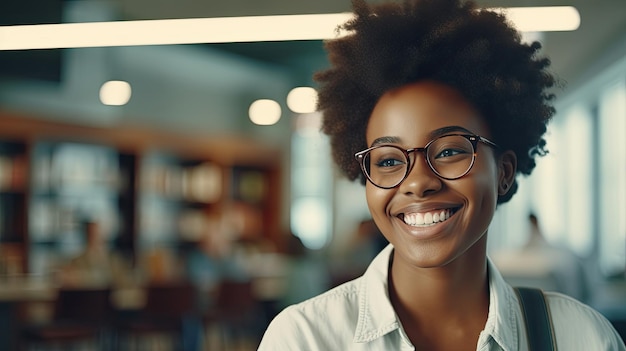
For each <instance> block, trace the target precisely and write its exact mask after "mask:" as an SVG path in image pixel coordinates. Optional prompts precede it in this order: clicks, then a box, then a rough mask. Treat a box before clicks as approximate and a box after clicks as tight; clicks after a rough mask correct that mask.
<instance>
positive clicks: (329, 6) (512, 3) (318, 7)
mask: <svg viewBox="0 0 626 351" xmlns="http://www.w3.org/2000/svg"><path fill="white" fill-rule="evenodd" d="M379 1H382V0H379ZM114 2H115V3H116V6H117V7H118V9H119V10H120V13H122V14H123V15H124V16H125V18H128V19H157V18H189V17H223V16H250V15H276V14H305V13H333V12H342V11H349V10H350V6H351V5H350V1H349V0H316V1H310V0H228V1H197V0H177V1H176V2H173V1H169V0H114ZM478 3H479V5H480V6H485V7H516V6H547V5H569V6H575V7H576V8H577V9H578V10H579V12H580V14H581V26H580V28H579V29H578V30H577V31H575V32H555V33H549V34H547V35H546V36H545V39H544V47H545V53H546V54H547V55H548V56H549V57H551V59H552V61H553V69H554V71H555V72H556V73H557V74H558V75H559V76H560V77H561V78H563V79H564V80H565V81H567V82H570V83H574V82H576V80H577V79H578V77H579V74H581V73H582V72H584V71H585V70H586V69H585V68H586V66H588V65H589V64H590V63H591V62H594V61H595V60H596V59H597V58H598V56H599V55H602V54H603V53H604V52H605V51H606V50H607V49H608V48H609V47H610V46H611V45H612V44H613V43H615V41H617V40H622V39H623V38H624V37H625V36H626V0H594V1H590V0H552V1H550V2H547V1H545V0H478ZM268 45H269V44H268ZM240 47H241V45H239V46H238V49H239V50H241V51H245V48H240ZM257 47H258V48H259V49H262V46H259V45H257ZM300 49H302V48H300ZM256 50H257V49H256V48H253V49H249V50H248V52H249V53H250V55H257V53H255V51H256ZM284 50H287V49H284ZM297 50H298V47H295V48H294V55H296V54H297ZM281 55H285V51H282V52H281Z"/></svg>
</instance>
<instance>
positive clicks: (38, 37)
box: [0, 6, 580, 50]
mask: <svg viewBox="0 0 626 351" xmlns="http://www.w3.org/2000/svg"><path fill="white" fill-rule="evenodd" d="M492 10H494V11H504V12H505V13H506V15H507V16H508V17H509V18H510V19H511V20H512V21H513V22H514V24H515V26H516V27H517V28H518V29H519V30H521V31H554V30H557V31H562V30H574V29H576V28H578V25H579V24H580V15H579V14H578V11H577V10H576V8H574V7H571V6H556V7H534V8H520V7H518V8H507V9H504V10H503V9H501V8H494V9H492ZM351 18H352V14H351V13H335V14H313V15H281V16H247V17H219V18H188V19H165V20H143V21H113V22H88V23H61V24H37V25H14V26H0V50H29V49H56V48H80V47H105V46H135V45H166V44H199V43H226V42H256V41H283V40H323V39H330V38H336V37H337V36H340V35H342V34H344V33H339V32H337V28H338V25H339V24H341V23H345V22H346V21H348V20H349V19H351Z"/></svg>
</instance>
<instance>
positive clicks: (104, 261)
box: [58, 218, 133, 287]
mask: <svg viewBox="0 0 626 351" xmlns="http://www.w3.org/2000/svg"><path fill="white" fill-rule="evenodd" d="M79 229H80V231H81V233H82V234H83V238H84V249H83V251H82V252H81V253H80V254H78V255H77V256H75V257H73V258H71V259H69V260H68V261H67V262H65V263H64V264H62V265H61V267H60V269H59V271H58V274H59V281H60V284H61V285H63V286H67V287H108V286H112V285H116V286H121V285H125V284H126V285H127V284H130V282H131V281H132V279H133V278H132V277H131V276H130V275H131V273H130V272H131V270H130V266H129V263H128V262H127V260H125V259H124V258H123V257H122V256H121V255H120V254H118V253H117V252H115V251H114V250H111V248H110V247H109V246H108V245H107V242H106V240H105V238H104V235H103V233H102V227H101V224H100V223H99V222H98V221H96V220H93V219H89V218H86V219H83V220H82V221H81V222H80V223H79Z"/></svg>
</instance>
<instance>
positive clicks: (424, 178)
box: [399, 152, 443, 197]
mask: <svg viewBox="0 0 626 351" xmlns="http://www.w3.org/2000/svg"><path fill="white" fill-rule="evenodd" d="M442 187H443V182H442V180H441V178H439V177H438V176H437V175H436V174H435V172H433V170H432V169H431V168H430V166H429V165H428V163H427V161H426V157H425V155H424V153H423V152H415V153H414V156H413V162H412V163H411V169H410V170H409V174H407V176H406V178H405V179H404V181H403V182H402V183H400V185H399V191H400V192H402V193H404V194H407V195H414V196H418V197H425V196H428V195H430V194H433V193H436V192H438V191H439V190H441V188H442Z"/></svg>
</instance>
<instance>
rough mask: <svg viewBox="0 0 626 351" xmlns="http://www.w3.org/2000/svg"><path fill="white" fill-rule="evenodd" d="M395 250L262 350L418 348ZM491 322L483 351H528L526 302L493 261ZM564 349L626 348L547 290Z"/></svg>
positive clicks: (305, 308)
mask: <svg viewBox="0 0 626 351" xmlns="http://www.w3.org/2000/svg"><path fill="white" fill-rule="evenodd" d="M392 251H393V247H392V246H391V245H389V246H388V247H387V248H385V249H384V250H383V251H382V252H381V253H380V254H378V256H377V257H376V258H375V259H374V260H373V261H372V263H371V264H370V266H369V267H368V269H367V271H366V272H365V273H364V274H363V275H362V276H361V277H359V278H357V279H355V280H352V281H350V282H347V283H345V284H343V285H340V286H338V287H336V288H334V289H331V290H329V291H327V292H325V293H323V294H321V295H319V296H316V297H314V298H311V299H309V300H306V301H304V302H301V303H299V304H296V305H292V306H289V307H287V308H286V309H284V310H283V311H282V312H280V313H279V314H278V316H276V318H274V320H273V321H272V322H271V323H270V325H269V327H268V328H267V330H266V332H265V335H264V336H263V339H262V341H261V344H260V346H259V349H258V350H259V351H296V350H298V351H300V350H311V351H314V350H315V351H317V350H319V351H333V350H338V351H347V350H363V351H365V350H376V351H380V350H414V349H415V348H414V347H413V345H412V344H411V342H410V341H409V339H408V337H407V336H406V334H405V333H404V331H403V329H402V325H401V324H400V321H399V319H398V317H397V316H396V313H395V311H394V309H393V307H392V305H391V301H390V300H389V294H388V289H387V281H388V280H387V274H388V267H389V260H390V259H391V253H392ZM488 267H489V268H488V269H489V292H490V301H489V316H488V318H487V323H486V324H485V328H484V330H483V331H482V332H481V333H480V336H479V339H478V344H477V346H476V350H481V351H484V350H506V351H523V350H528V345H527V340H526V331H525V328H524V321H523V319H522V312H521V310H520V306H519V302H518V299H517V296H516V294H515V292H514V290H513V288H512V287H511V286H510V285H508V284H507V283H506V282H505V281H504V279H503V278H502V276H501V275H500V273H499V272H498V271H497V269H496V268H495V266H494V265H493V264H492V263H491V261H489V266H488ZM546 300H547V303H548V305H549V308H550V313H551V316H552V321H553V324H554V332H555V336H556V341H557V346H558V348H559V349H560V350H568V351H570V350H585V351H589V350H594V351H598V350H617V351H620V350H626V347H625V346H624V343H623V341H622V340H621V338H620V336H619V335H618V334H617V332H616V331H615V329H614V328H613V327H612V325H611V324H610V322H609V321H608V320H607V319H606V318H604V317H603V316H602V315H601V314H600V313H598V312H597V311H595V310H594V309H592V308H591V307H589V306H587V305H584V304H582V303H580V302H578V301H576V300H574V299H572V298H570V297H568V296H565V295H562V294H559V293H553V292H547V293H546Z"/></svg>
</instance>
